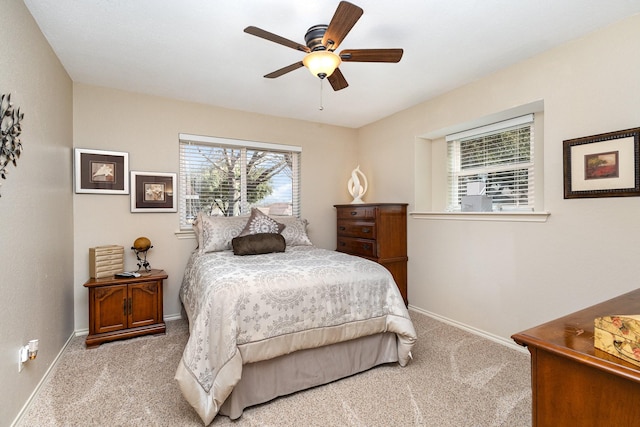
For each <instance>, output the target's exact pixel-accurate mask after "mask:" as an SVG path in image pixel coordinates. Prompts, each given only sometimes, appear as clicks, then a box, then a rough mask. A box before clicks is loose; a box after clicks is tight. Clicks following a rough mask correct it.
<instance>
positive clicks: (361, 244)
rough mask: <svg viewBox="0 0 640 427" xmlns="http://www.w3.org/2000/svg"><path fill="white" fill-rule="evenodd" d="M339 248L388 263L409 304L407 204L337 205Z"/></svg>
mask: <svg viewBox="0 0 640 427" xmlns="http://www.w3.org/2000/svg"><path fill="white" fill-rule="evenodd" d="M334 207H335V208H336V216H337V232H338V236H337V249H336V250H337V251H339V252H344V253H348V254H351V255H356V256H360V257H363V258H367V259H370V260H372V261H375V262H377V263H379V264H381V265H383V266H385V267H386V268H387V269H388V270H389V271H390V272H391V274H392V275H393V279H394V280H395V282H396V284H397V285H398V289H399V290H400V294H401V295H402V298H403V299H404V303H405V304H407V303H408V301H407V260H408V258H407V204H406V203H364V204H357V205H356V204H354V205H334Z"/></svg>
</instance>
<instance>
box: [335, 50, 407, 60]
mask: <svg viewBox="0 0 640 427" xmlns="http://www.w3.org/2000/svg"><path fill="white" fill-rule="evenodd" d="M403 52H404V51H403V50H402V49H352V50H343V51H342V52H340V59H342V60H343V61H344V62H399V61H400V59H402V54H403Z"/></svg>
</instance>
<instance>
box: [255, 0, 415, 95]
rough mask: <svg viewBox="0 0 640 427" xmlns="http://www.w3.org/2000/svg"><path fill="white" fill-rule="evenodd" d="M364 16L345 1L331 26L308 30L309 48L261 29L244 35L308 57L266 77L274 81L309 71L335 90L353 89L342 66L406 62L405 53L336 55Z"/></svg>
mask: <svg viewBox="0 0 640 427" xmlns="http://www.w3.org/2000/svg"><path fill="white" fill-rule="evenodd" d="M363 12H364V11H363V10H362V9H361V8H360V7H358V6H356V5H354V4H351V3H349V2H346V1H341V2H340V3H339V4H338V8H337V9H336V12H335V13H334V15H333V18H331V22H330V23H329V25H314V26H313V27H311V28H309V29H308V30H307V33H306V34H305V36H304V40H305V43H306V45H302V44H300V43H297V42H294V41H292V40H289V39H286V38H284V37H281V36H279V35H277V34H273V33H270V32H268V31H265V30H262V29H260V28H257V27H252V26H250V27H247V28H245V29H244V32H245V33H248V34H251V35H254V36H257V37H260V38H263V39H266V40H269V41H272V42H274V43H278V44H281V45H283V46H287V47H290V48H292V49H296V50H299V51H302V52H305V53H306V54H307V55H306V56H305V57H304V58H303V59H302V61H299V62H296V63H294V64H291V65H288V66H286V67H283V68H280V69H279V70H276V71H274V72H272V73H269V74H267V75H265V76H264V77H266V78H268V79H274V78H276V77H280V76H282V75H283V74H286V73H289V72H291V71H294V70H297V69H298V68H301V67H307V68H308V69H309V71H311V74H313V75H314V76H317V77H319V78H320V79H324V78H327V80H329V83H331V87H332V88H333V90H340V89H344V88H346V87H347V86H349V83H347V80H346V79H345V78H344V75H343V74H342V72H341V71H340V69H339V68H338V67H339V66H340V64H341V63H342V62H399V61H400V59H401V58H402V53H403V50H402V49H352V50H343V51H342V52H340V54H339V55H338V54H336V53H334V51H335V50H336V49H337V48H338V46H339V45H340V43H342V40H343V39H344V38H345V37H346V35H347V34H348V33H349V31H351V28H353V26H354V25H355V24H356V22H358V19H360V17H361V16H362V13H363Z"/></svg>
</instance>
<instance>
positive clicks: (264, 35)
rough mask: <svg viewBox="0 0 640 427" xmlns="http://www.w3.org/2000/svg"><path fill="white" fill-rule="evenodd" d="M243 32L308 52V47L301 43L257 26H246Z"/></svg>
mask: <svg viewBox="0 0 640 427" xmlns="http://www.w3.org/2000/svg"><path fill="white" fill-rule="evenodd" d="M244 32H245V33H247V34H251V35H253V36H256V37H260V38H263V39H265V40H269V41H272V42H274V43H278V44H281V45H283V46H287V47H290V48H291V49H295V50H300V51H302V52H309V48H308V47H307V46H305V45H303V44H300V43H296V42H294V41H293V40H289V39H285V38H284V37H281V36H279V35H277V34H273V33H270V32H269V31H265V30H263V29H261V28H258V27H247V28H245V29H244Z"/></svg>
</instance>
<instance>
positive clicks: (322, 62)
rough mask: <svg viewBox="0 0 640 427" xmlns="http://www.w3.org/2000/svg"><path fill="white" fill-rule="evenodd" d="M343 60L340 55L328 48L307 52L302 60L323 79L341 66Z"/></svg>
mask: <svg viewBox="0 0 640 427" xmlns="http://www.w3.org/2000/svg"><path fill="white" fill-rule="evenodd" d="M341 62H342V60H341V59H340V57H339V56H338V55H336V54H335V53H333V52H329V51H328V50H317V51H314V52H311V53H309V54H307V56H305V57H304V59H303V60H302V63H303V64H304V66H305V67H307V68H308V69H309V71H310V72H311V74H313V75H314V76H316V77H319V78H321V79H324V78H325V77H329V76H330V75H331V74H333V72H334V71H335V70H336V68H338V67H339V66H340V63H341Z"/></svg>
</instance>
